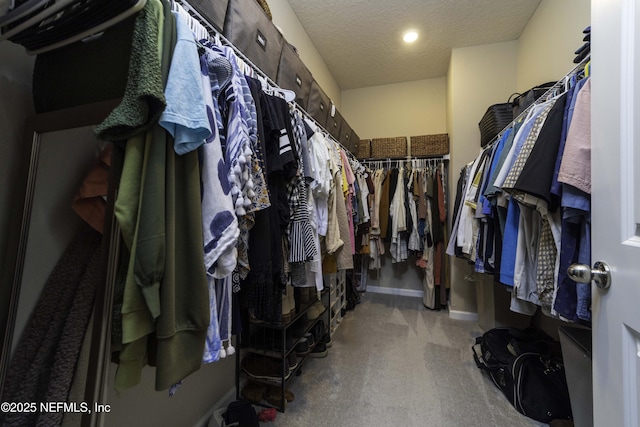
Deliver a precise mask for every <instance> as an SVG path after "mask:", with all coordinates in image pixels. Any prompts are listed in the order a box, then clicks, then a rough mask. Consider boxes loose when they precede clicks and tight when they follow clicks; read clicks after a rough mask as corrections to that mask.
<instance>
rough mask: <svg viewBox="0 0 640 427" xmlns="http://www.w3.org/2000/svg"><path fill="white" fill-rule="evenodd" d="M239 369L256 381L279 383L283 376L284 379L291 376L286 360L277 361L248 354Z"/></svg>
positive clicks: (272, 358)
mask: <svg viewBox="0 0 640 427" xmlns="http://www.w3.org/2000/svg"><path fill="white" fill-rule="evenodd" d="M241 367H242V370H243V371H244V372H245V373H246V374H247V375H249V376H250V377H253V378H256V379H264V380H272V381H281V380H282V377H283V374H284V378H285V379H287V378H289V375H291V371H290V370H289V362H288V361H287V359H284V360H283V359H277V358H275V357H269V356H264V355H260V354H255V353H250V354H248V355H247V356H246V357H245V358H244V359H242V363H241Z"/></svg>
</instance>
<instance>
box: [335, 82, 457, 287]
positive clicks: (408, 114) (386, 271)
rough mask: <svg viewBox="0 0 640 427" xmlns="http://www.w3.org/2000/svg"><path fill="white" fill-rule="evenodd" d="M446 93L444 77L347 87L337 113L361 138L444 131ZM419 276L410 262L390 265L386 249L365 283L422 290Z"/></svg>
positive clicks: (389, 257) (420, 275) (418, 272)
mask: <svg viewBox="0 0 640 427" xmlns="http://www.w3.org/2000/svg"><path fill="white" fill-rule="evenodd" d="M446 95H447V81H446V78H444V77H441V78H437V79H428V80H416V81H412V82H405V83H396V84H389V85H383V86H372V87H368V88H362V89H350V90H345V91H343V92H342V109H341V110H340V112H341V113H342V115H343V116H344V117H345V119H346V120H347V122H349V125H350V126H351V127H352V128H353V130H355V132H356V133H357V134H358V136H359V137H360V138H361V139H370V138H385V137H393V136H406V137H410V136H414V135H427V134H436V133H446V131H447V124H446V118H447V96H446ZM407 139H408V138H407ZM387 249H388V247H387ZM422 276H423V273H422V270H421V269H420V268H418V267H416V266H414V265H413V264H412V263H411V262H402V263H397V264H393V263H392V262H391V256H390V255H389V254H388V251H387V253H386V254H385V255H384V256H383V257H382V268H381V270H380V274H378V273H377V272H374V271H369V276H368V285H369V286H379V287H383V288H395V289H403V290H412V291H422V289H423V286H422Z"/></svg>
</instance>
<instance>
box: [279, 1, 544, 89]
mask: <svg viewBox="0 0 640 427" xmlns="http://www.w3.org/2000/svg"><path fill="white" fill-rule="evenodd" d="M288 1H289V4H290V5H291V7H292V8H293V10H294V12H295V13H296V15H297V16H298V18H299V19H300V22H301V23H302V25H303V27H304V28H305V29H306V31H307V33H308V34H309V37H310V38H311V40H312V42H313V43H314V44H315V46H316V48H317V49H318V52H319V53H320V55H321V56H322V57H323V58H324V60H325V63H326V64H327V67H328V68H329V70H330V71H331V73H332V74H333V77H334V78H335V79H336V81H337V83H338V85H339V86H340V88H341V89H343V90H344V89H355V88H360V87H368V86H377V85H384V84H390V83H397V82H403V81H411V80H420V79H430V78H436V77H442V76H445V75H446V73H447V68H448V66H449V58H450V56H451V49H452V48H457V47H466V46H475V45H482V44H489V43H497V42H503V41H508V40H515V39H517V38H518V37H519V36H520V33H521V32H522V30H523V29H524V27H525V26H526V25H527V22H528V21H529V19H530V18H531V16H532V15H533V13H534V12H535V10H536V8H537V7H538V4H539V3H540V0H399V1H397V0H324V1H311V0H288ZM409 28H412V29H416V30H417V31H418V32H419V34H420V38H419V39H418V41H416V42H415V43H413V44H405V43H404V42H403V41H402V34H403V33H404V32H405V31H406V30H407V29H409Z"/></svg>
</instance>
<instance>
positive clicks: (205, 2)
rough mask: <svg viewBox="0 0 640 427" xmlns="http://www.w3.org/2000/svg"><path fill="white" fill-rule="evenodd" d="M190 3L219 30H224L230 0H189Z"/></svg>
mask: <svg viewBox="0 0 640 427" xmlns="http://www.w3.org/2000/svg"><path fill="white" fill-rule="evenodd" d="M189 4H190V5H191V6H193V8H194V9H195V10H197V11H198V13H199V14H200V15H202V16H203V17H204V18H206V20H207V22H209V23H210V24H211V25H213V26H214V27H216V28H217V29H218V31H222V30H223V28H224V18H225V16H226V15H227V6H228V4H229V0H189Z"/></svg>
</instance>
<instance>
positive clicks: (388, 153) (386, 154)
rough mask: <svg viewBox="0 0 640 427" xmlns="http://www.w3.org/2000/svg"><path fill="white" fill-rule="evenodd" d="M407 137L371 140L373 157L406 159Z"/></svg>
mask: <svg viewBox="0 0 640 427" xmlns="http://www.w3.org/2000/svg"><path fill="white" fill-rule="evenodd" d="M406 155H407V137H406V136H397V137H394V138H374V139H372V140H371V157H372V158H374V159H384V158H392V157H406Z"/></svg>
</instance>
